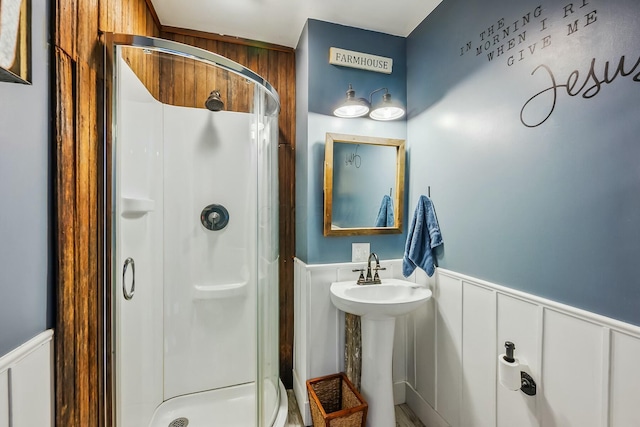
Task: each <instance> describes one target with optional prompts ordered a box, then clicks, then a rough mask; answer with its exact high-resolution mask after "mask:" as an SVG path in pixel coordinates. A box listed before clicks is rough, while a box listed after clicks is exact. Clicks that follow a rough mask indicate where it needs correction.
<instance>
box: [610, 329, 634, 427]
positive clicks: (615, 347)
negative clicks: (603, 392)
mask: <svg viewBox="0 0 640 427" xmlns="http://www.w3.org/2000/svg"><path fill="white" fill-rule="evenodd" d="M611 355H612V357H611V383H610V387H611V394H610V395H609V404H610V417H611V418H610V423H609V425H610V426H612V427H617V426H640V340H639V339H637V338H636V337H632V336H630V335H627V334H625V333H622V332H613V333H612V335H611Z"/></svg>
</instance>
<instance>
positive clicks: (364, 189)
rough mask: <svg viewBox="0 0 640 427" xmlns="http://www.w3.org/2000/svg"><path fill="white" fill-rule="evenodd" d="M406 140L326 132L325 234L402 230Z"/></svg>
mask: <svg viewBox="0 0 640 427" xmlns="http://www.w3.org/2000/svg"><path fill="white" fill-rule="evenodd" d="M404 164H405V141H404V140H403V139H392V138H377V137H371V136H358V135H345V134H338V133H327V135H326V140H325V151H324V235H325V236H359V235H374V234H400V233H402V219H403V207H404Z"/></svg>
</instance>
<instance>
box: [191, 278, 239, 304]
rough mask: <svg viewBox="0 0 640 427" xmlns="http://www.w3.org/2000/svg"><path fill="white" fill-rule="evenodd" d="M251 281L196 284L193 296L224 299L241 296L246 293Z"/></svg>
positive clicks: (200, 298) (196, 297)
mask: <svg viewBox="0 0 640 427" xmlns="http://www.w3.org/2000/svg"><path fill="white" fill-rule="evenodd" d="M248 284H249V282H238V283H227V284H222V285H195V286H194V287H193V290H194V292H193V298H194V299H198V300H202V299H222V298H233V297H239V296H242V295H244V294H245V293H246V291H247V285H248Z"/></svg>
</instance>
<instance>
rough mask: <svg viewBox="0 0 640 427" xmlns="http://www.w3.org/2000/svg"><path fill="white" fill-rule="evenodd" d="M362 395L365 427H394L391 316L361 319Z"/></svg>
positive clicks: (392, 327) (393, 324)
mask: <svg viewBox="0 0 640 427" xmlns="http://www.w3.org/2000/svg"><path fill="white" fill-rule="evenodd" d="M361 322H362V390H361V391H362V394H363V396H364V398H365V399H366V401H367V403H368V404H369V411H368V414H367V427H395V425H396V416H395V408H394V404H393V380H392V377H391V375H392V370H393V366H392V356H393V334H394V331H395V324H396V318H395V317H386V316H385V317H376V318H371V317H370V316H362V319H361Z"/></svg>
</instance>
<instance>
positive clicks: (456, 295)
mask: <svg viewBox="0 0 640 427" xmlns="http://www.w3.org/2000/svg"><path fill="white" fill-rule="evenodd" d="M439 280H440V282H439V283H438V287H437V292H436V300H437V307H438V309H437V311H436V313H437V314H436V407H435V409H436V411H438V413H439V414H440V415H441V416H442V417H443V418H444V419H445V420H447V422H448V423H449V424H451V425H452V426H453V427H458V426H460V401H461V400H462V390H461V386H462V369H461V366H462V282H461V281H460V280H458V279H455V278H450V277H447V276H441V277H439ZM419 360H420V359H418V361H419ZM418 363H419V362H418Z"/></svg>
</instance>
